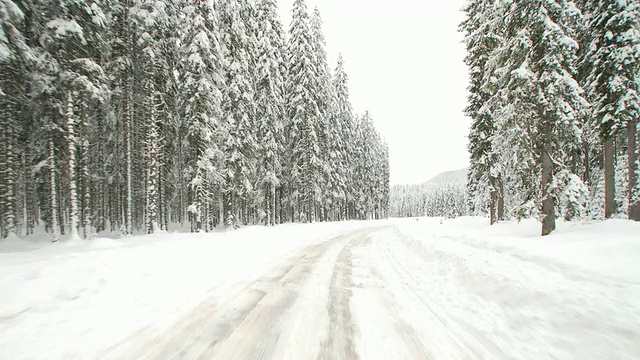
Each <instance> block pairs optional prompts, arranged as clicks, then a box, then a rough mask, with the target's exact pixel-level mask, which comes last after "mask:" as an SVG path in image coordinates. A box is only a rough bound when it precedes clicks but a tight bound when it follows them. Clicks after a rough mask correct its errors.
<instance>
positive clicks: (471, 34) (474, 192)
mask: <svg viewBox="0 0 640 360" xmlns="http://www.w3.org/2000/svg"><path fill="white" fill-rule="evenodd" d="M496 10H497V9H496V6H495V3H494V1H482V0H471V1H469V2H468V4H467V6H466V7H465V12H466V15H467V19H466V20H465V21H464V22H463V23H462V24H461V26H460V28H461V31H463V32H464V33H465V44H466V47H467V52H468V55H467V57H466V58H465V62H466V64H467V66H468V67H469V73H470V81H471V83H470V85H469V99H468V102H469V104H468V105H467V108H466V109H465V112H466V114H467V116H469V117H470V118H471V120H472V124H471V130H470V132H469V153H470V156H471V158H470V161H469V164H470V166H469V172H468V181H467V185H468V191H469V195H470V197H471V198H474V199H476V200H475V201H472V202H471V203H470V204H471V206H472V208H474V209H473V210H472V212H476V211H477V212H479V213H482V212H484V209H485V208H486V207H488V209H489V215H490V223H491V224H494V223H496V222H497V221H498V220H501V219H503V218H504V194H503V192H502V181H503V179H502V170H501V166H500V163H499V161H498V156H497V154H496V151H494V149H493V144H492V140H493V135H494V133H495V131H496V124H495V120H494V116H493V111H492V110H493V109H492V107H491V104H492V101H491V100H492V97H494V96H495V93H496V86H495V84H494V82H495V75H494V74H492V70H493V69H492V68H491V64H488V63H489V62H490V61H491V55H492V53H493V51H495V50H496V49H497V48H498V47H499V46H500V44H501V43H502V42H503V39H502V38H501V37H500V36H499V33H500V30H499V21H498V18H497V11H496ZM494 103H495V101H494ZM494 106H495V104H494ZM485 198H488V199H489V203H488V205H485V204H484V203H483V201H482V199H485ZM476 208H477V209H476Z"/></svg>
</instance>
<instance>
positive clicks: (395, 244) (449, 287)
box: [110, 223, 640, 359]
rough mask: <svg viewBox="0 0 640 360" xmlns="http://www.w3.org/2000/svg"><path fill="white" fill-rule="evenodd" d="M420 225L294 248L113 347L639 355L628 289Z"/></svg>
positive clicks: (337, 353) (338, 355) (365, 354)
mask: <svg viewBox="0 0 640 360" xmlns="http://www.w3.org/2000/svg"><path fill="white" fill-rule="evenodd" d="M432 226H436V224H435V223H434V224H433V225H432ZM425 229H428V226H426V227H425V226H422V227H414V228H413V229H412V228H411V227H407V226H403V227H398V226H393V225H387V226H376V227H372V228H369V229H366V230H358V231H354V232H351V233H348V234H345V235H341V236H338V237H335V238H332V239H330V240H328V241H326V242H320V243H318V244H314V245H311V246H309V247H306V248H304V249H302V250H300V251H298V252H297V253H295V254H294V255H291V256H289V257H287V258H286V259H283V260H282V261H281V262H280V264H279V265H277V266H276V267H275V268H273V269H272V270H270V271H269V272H267V273H264V274H261V275H259V276H257V277H256V278H254V279H252V280H250V281H243V282H241V283H238V284H234V285H233V286H230V287H228V288H223V289H219V290H218V292H217V294H214V295H212V296H210V297H209V298H208V299H207V300H206V301H204V302H203V303H202V304H200V305H199V306H198V307H196V308H195V309H193V311H192V313H191V314H190V315H189V316H186V317H185V318H183V319H182V321H180V322H179V323H178V324H177V325H176V326H174V327H172V328H171V329H170V330H169V331H167V332H166V333H163V334H161V335H160V336H156V337H154V338H146V337H144V336H140V337H138V338H136V339H135V340H134V341H133V342H132V343H126V344H124V347H123V349H124V350H125V352H124V354H126V356H125V357H127V358H135V359H358V358H362V359H453V358H455V359H489V358H499V359H514V358H520V359H533V358H535V359H539V358H557V359H569V358H574V359H612V358H615V359H624V358H638V357H640V323H638V319H640V313H639V306H638V301H637V300H638V299H640V284H638V283H636V282H634V281H628V279H627V280H625V279H615V278H611V277H606V276H601V275H598V274H595V273H589V272H582V271H579V269H576V268H567V267H563V266H560V265H557V264H555V265H554V264H550V263H549V262H548V261H546V260H545V259H544V258H538V259H535V258H527V257H525V256H514V254H513V253H510V252H509V251H505V250H504V249H501V248H499V247H495V246H482V245H480V244H478V243H476V242H469V241H465V240H464V238H463V237H453V238H452V237H450V236H442V235H441V234H440V235H439V234H433V233H430V232H428V231H429V230H426V231H427V233H426V235H425V233H424V231H425ZM412 230H414V231H412ZM420 231H423V233H420ZM536 260H537V261H536ZM114 354H115V353H111V354H110V355H111V356H112V355H114Z"/></svg>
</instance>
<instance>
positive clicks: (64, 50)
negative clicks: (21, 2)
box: [41, 0, 107, 239]
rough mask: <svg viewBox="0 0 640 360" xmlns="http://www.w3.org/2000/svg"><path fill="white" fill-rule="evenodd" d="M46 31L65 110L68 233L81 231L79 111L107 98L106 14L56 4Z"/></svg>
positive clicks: (82, 2) (93, 7)
mask: <svg viewBox="0 0 640 360" xmlns="http://www.w3.org/2000/svg"><path fill="white" fill-rule="evenodd" d="M43 15H44V17H45V18H46V19H47V23H46V32H45V33H44V34H43V37H42V39H41V42H42V44H43V46H44V50H45V51H46V53H47V54H48V55H49V57H48V60H49V66H50V68H51V69H52V70H53V71H54V75H55V77H56V79H55V85H56V93H57V98H58V101H59V102H60V105H61V109H62V114H61V115H62V118H63V119H64V120H63V123H64V127H65V129H66V140H67V143H66V146H67V151H68V159H67V165H68V168H67V175H68V186H69V188H68V189H69V226H70V230H69V237H70V239H76V238H79V236H78V224H79V219H78V211H79V210H81V208H80V201H79V199H80V197H79V194H78V190H77V181H78V179H77V178H76V175H77V169H76V168H77V163H76V160H77V158H76V155H77V149H78V148H77V147H78V144H82V142H83V141H84V140H83V139H82V138H78V135H81V134H79V133H78V131H77V127H78V113H79V112H81V111H82V109H83V108H85V107H87V106H88V105H89V103H90V102H92V101H103V100H104V98H105V96H106V93H107V90H106V76H105V73H104V70H103V68H102V66H101V65H100V63H99V61H98V58H99V54H100V53H101V52H102V51H103V49H104V47H105V43H104V36H103V34H104V32H105V29H106V26H107V18H106V16H105V13H104V12H103V4H102V3H100V2H96V1H86V0H77V1H71V2H66V3H65V4H59V3H52V4H51V6H49V7H47V9H46V11H45V12H44V14H43Z"/></svg>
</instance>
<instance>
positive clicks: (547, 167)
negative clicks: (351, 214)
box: [542, 139, 556, 236]
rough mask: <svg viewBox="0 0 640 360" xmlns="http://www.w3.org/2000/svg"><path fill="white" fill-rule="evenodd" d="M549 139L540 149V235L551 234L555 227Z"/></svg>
mask: <svg viewBox="0 0 640 360" xmlns="http://www.w3.org/2000/svg"><path fill="white" fill-rule="evenodd" d="M549 145H550V144H549V140H548V139H547V140H545V145H544V149H543V150H542V216H543V218H542V236H546V235H549V234H551V232H552V231H553V230H555V229H556V209H555V201H554V199H553V195H552V194H550V193H549V187H550V185H551V181H552V179H553V163H552V161H551V156H550V154H549V150H550V149H549V147H550V146H549Z"/></svg>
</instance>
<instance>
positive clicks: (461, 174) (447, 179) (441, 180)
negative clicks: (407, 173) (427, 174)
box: [424, 168, 468, 185]
mask: <svg viewBox="0 0 640 360" xmlns="http://www.w3.org/2000/svg"><path fill="white" fill-rule="evenodd" d="M467 170H468V169H467V168H464V169H460V170H454V171H446V172H443V173H440V174H438V175H436V176H434V177H432V178H431V179H429V181H427V182H425V183H424V185H442V184H452V185H453V184H456V185H457V184H461V185H464V184H466V183H467Z"/></svg>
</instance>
